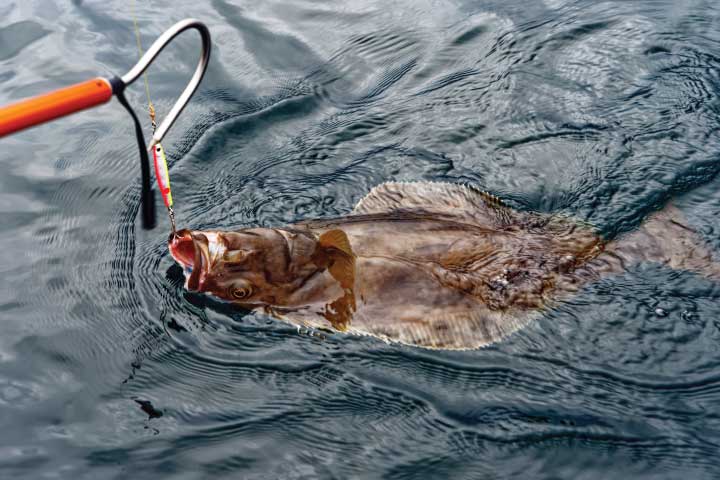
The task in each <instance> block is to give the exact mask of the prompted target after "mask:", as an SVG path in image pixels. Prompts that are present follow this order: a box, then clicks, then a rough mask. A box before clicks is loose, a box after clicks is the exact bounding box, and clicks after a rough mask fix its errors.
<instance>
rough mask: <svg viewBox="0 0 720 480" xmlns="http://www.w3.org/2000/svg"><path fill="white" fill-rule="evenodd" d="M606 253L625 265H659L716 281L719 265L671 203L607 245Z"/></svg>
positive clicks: (705, 244) (696, 233) (709, 249)
mask: <svg viewBox="0 0 720 480" xmlns="http://www.w3.org/2000/svg"><path fill="white" fill-rule="evenodd" d="M606 251H610V252H613V253H615V254H616V255H617V256H618V257H619V258H621V259H622V260H623V263H624V264H625V265H626V266H628V265H629V264H636V263H641V262H653V263H660V264H663V265H667V266H669V267H671V268H673V269H678V270H689V271H691V272H695V273H698V274H700V275H703V276H705V277H708V278H710V279H712V280H717V281H720V263H718V262H717V261H715V259H714V258H713V252H712V249H711V248H710V246H709V245H708V244H707V242H705V240H704V239H703V238H702V237H701V236H700V234H698V232H696V231H695V230H694V229H693V228H692V227H690V226H689V224H688V222H687V219H686V218H685V216H684V215H683V213H682V212H681V211H680V210H679V209H678V208H677V207H675V206H674V205H672V204H668V205H667V206H666V207H665V208H664V209H662V210H661V211H659V212H655V213H653V214H652V215H650V216H649V217H648V218H647V219H646V220H645V222H643V224H642V225H641V226H640V228H638V229H637V230H635V231H634V232H631V233H629V234H627V235H624V236H622V237H620V238H618V239H616V240H614V241H612V242H610V243H609V244H608V245H607V247H606Z"/></svg>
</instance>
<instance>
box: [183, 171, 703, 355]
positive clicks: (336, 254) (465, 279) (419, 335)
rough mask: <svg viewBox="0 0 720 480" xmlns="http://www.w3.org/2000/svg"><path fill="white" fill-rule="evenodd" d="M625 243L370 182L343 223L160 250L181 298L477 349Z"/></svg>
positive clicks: (570, 225)
mask: <svg viewBox="0 0 720 480" xmlns="http://www.w3.org/2000/svg"><path fill="white" fill-rule="evenodd" d="M655 222H656V223H657V220H655ZM648 223H649V224H650V225H653V222H652V221H651V222H648ZM654 228H655V229H656V230H657V228H658V226H657V225H655V227H654ZM643 232H644V233H643ZM650 234H651V233H648V232H647V231H646V230H643V229H641V231H640V232H639V233H638V235H640V236H641V237H642V236H643V235H645V237H647V235H650ZM645 237H642V238H645ZM628 238H630V239H633V238H634V237H632V236H630V237H628ZM693 242H694V243H693ZM661 243H662V242H661ZM690 243H693V244H694V245H697V239H695V238H693V239H691V240H689V241H688V244H690ZM628 245H633V243H632V242H630V243H628V242H622V241H616V242H610V243H607V242H605V241H604V240H603V239H602V238H601V237H600V236H599V235H598V234H597V233H596V231H595V230H594V229H593V228H592V227H591V226H589V225H586V224H583V223H582V222H579V221H576V220H573V219H571V218H567V217H564V216H560V215H549V214H541V213H535V212H522V211H518V210H514V209H512V208H510V207H508V206H506V205H505V204H503V202H502V201H500V200H499V199H498V198H497V197H495V196H492V195H490V194H487V193H485V192H482V191H479V190H477V189H474V188H472V187H469V186H464V185H457V184H450V183H436V182H433V183H428V182H422V183H421V182H419V183H386V184H382V185H379V186H378V187H375V188H374V189H373V190H372V191H371V192H370V193H369V194H368V195H367V196H366V197H365V198H363V199H362V200H361V201H360V202H359V203H358V205H357V206H356V208H355V210H354V211H353V213H352V214H351V215H349V216H347V217H342V218H337V219H329V220H314V221H306V222H301V223H298V224H295V225H292V226H289V227H283V228H250V229H243V230H239V231H236V232H191V231H189V230H183V231H180V232H178V235H177V236H175V237H172V236H171V238H170V240H169V247H170V251H171V253H172V255H173V257H174V258H175V259H176V260H177V261H178V262H179V263H180V264H181V265H184V266H186V272H187V273H186V277H187V282H186V287H187V288H188V289H191V290H196V291H200V292H205V293H208V294H211V295H214V296H216V297H218V298H221V299H224V300H228V301H232V302H234V303H237V304H238V305H241V306H243V307H245V308H249V309H256V310H260V311H264V312H266V313H269V314H271V315H274V316H276V317H278V318H281V319H283V320H285V321H288V322H290V323H293V324H296V325H303V326H309V327H316V328H332V329H334V330H337V331H342V332H349V333H355V334H363V335H373V336H376V337H379V338H382V339H384V340H387V341H393V342H400V343H404V344H409V345H415V346H420V347H427V348H442V349H472V348H478V347H482V346H485V345H488V344H490V343H493V342H496V341H498V340H500V339H502V338H504V337H505V336H507V335H509V334H510V333H512V332H515V331H517V330H519V329H520V328H522V327H523V326H525V325H527V323H528V322H530V321H531V320H532V319H533V318H535V317H536V316H537V315H538V314H539V312H541V311H542V310H543V309H544V308H546V307H548V306H551V305H553V303H554V302H556V301H558V300H562V299H563V298H565V297H567V296H568V295H569V294H571V293H572V292H574V291H576V290H577V289H578V288H579V287H581V286H582V285H584V284H585V283H587V282H589V281H593V280H596V279H597V278H599V277H600V276H602V275H605V274H609V273H616V272H619V271H622V269H623V268H624V267H625V265H626V263H627V262H628V261H632V258H631V257H632V256H633V253H632V248H629V249H628V248H627V247H628ZM656 247H658V248H659V250H658V252H656V254H647V252H646V257H647V258H643V260H651V261H652V260H653V259H655V258H666V257H667V255H668V248H667V246H664V245H660V244H658V245H656ZM676 250H677V248H676ZM653 255H654V257H653ZM663 255H665V256H664V257H663ZM697 256H698V255H695V257H697ZM681 257H682V252H678V254H677V255H676V259H675V261H674V263H673V266H675V267H682V266H683V262H682V261H679V260H677V259H678V258H681ZM695 270H697V268H695Z"/></svg>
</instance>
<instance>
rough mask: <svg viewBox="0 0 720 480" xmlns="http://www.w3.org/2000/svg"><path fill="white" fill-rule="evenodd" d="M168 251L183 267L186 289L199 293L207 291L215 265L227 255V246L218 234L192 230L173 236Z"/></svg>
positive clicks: (169, 241)
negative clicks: (220, 258) (208, 281)
mask: <svg viewBox="0 0 720 480" xmlns="http://www.w3.org/2000/svg"><path fill="white" fill-rule="evenodd" d="M168 249H169V250H170V255H172V257H173V259H175V261H176V262H177V263H178V264H179V265H180V266H181V267H183V273H184V274H185V288H186V289H187V290H190V291H197V292H203V291H205V290H206V286H207V285H206V284H207V279H208V278H209V276H210V271H211V270H212V267H213V264H214V263H215V262H216V261H217V259H218V258H219V257H222V255H223V254H224V253H225V246H224V244H223V242H222V241H221V240H220V238H219V237H218V235H217V234H216V233H213V232H193V231H190V230H180V231H178V232H176V233H175V234H171V235H170V238H168Z"/></svg>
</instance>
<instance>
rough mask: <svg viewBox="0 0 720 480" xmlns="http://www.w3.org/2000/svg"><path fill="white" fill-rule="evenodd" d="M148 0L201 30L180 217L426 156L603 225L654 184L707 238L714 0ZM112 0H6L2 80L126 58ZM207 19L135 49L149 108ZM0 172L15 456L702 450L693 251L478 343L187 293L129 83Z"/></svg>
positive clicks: (379, 462)
mask: <svg viewBox="0 0 720 480" xmlns="http://www.w3.org/2000/svg"><path fill="white" fill-rule="evenodd" d="M138 3H139V5H138V6H137V19H138V22H139V25H140V31H141V35H142V41H143V44H144V45H145V46H148V45H149V44H150V43H151V42H152V41H153V40H154V39H155V38H156V37H157V36H158V35H159V34H160V33H161V32H162V31H163V30H165V29H166V28H167V27H169V26H170V25H171V24H173V23H174V22H175V21H178V20H180V19H182V18H185V17H196V18H198V19H201V20H202V21H204V22H206V23H207V25H208V26H209V27H210V30H211V32H212V35H213V42H214V43H213V46H214V52H213V58H212V62H211V64H210V67H209V69H208V73H207V76H206V78H205V80H204V82H203V84H202V86H201V88H200V90H199V91H198V93H197V94H196V96H195V97H194V98H193V100H192V102H191V105H190V106H189V107H188V109H187V110H186V111H185V112H184V113H183V115H182V117H181V120H180V122H179V124H177V125H176V126H175V127H174V128H173V130H172V131H171V133H170V134H169V136H168V137H167V139H166V141H165V142H164V144H165V148H166V149H167V151H168V155H169V161H170V165H171V166H170V174H171V178H172V182H173V193H174V196H175V200H176V203H177V217H178V222H179V225H180V226H181V227H190V228H210V227H212V228H236V227H242V226H248V225H263V226H273V225H282V224H284V223H287V222H292V221H297V220H301V219H307V218H316V217H329V216H337V215H343V214H347V213H348V212H349V211H350V210H351V209H352V207H353V205H354V204H355V202H357V200H358V199H359V198H361V197H362V196H363V195H364V194H365V193H366V192H367V191H368V190H369V189H370V188H371V187H372V186H374V185H376V184H378V183H381V182H383V181H387V180H444V181H463V182H471V183H474V184H476V185H478V186H479V187H481V188H483V189H485V190H488V191H490V192H493V193H495V194H496V195H498V196H500V197H502V198H504V199H505V200H506V201H507V202H508V203H510V204H511V205H513V206H514V207H516V208H521V209H532V210H539V211H544V212H563V213H567V214H571V215H574V216H576V217H579V218H581V219H584V220H587V221H589V222H591V223H593V224H595V225H597V226H598V228H599V229H600V230H601V231H602V232H603V234H604V235H606V236H608V237H612V236H614V235H617V234H619V233H622V232H625V231H629V230H632V229H633V228H635V227H637V225H638V224H639V223H640V221H641V219H642V218H643V217H644V216H645V215H647V214H648V213H650V212H652V211H654V210H656V209H659V208H661V207H662V206H663V205H664V204H665V203H666V202H668V201H670V200H672V201H673V202H675V204H676V205H678V206H679V207H680V208H681V210H682V211H683V212H684V213H685V215H686V216H687V218H688V222H689V224H690V225H692V226H693V228H695V229H697V230H698V231H699V232H700V233H701V234H702V236H703V237H704V238H705V239H707V240H708V241H709V242H710V243H711V245H713V247H714V248H715V249H716V250H720V242H719V241H718V235H717V233H718V227H720V193H718V186H720V183H719V182H718V181H716V179H715V177H716V174H717V172H718V171H719V170H720V158H719V156H718V152H719V151H720V149H719V147H720V130H719V128H718V126H719V118H720V117H719V116H718V114H719V113H720V76H719V72H720V70H718V67H719V66H720V17H719V15H720V6H719V5H718V4H717V3H716V2H709V1H681V2H678V1H643V2H620V1H618V2H594V1H564V0H544V1H542V2H541V1H533V2H526V1H520V0H514V1H512V0H510V1H484V2H480V1H463V0H457V1H431V0H405V1H396V2H388V1H372V0H367V1H355V2H344V3H341V2H331V1H311V0H306V1H276V0H264V1H262V2H260V1H255V2H250V1H243V2H228V1H222V0H214V1H207V2H198V1H195V2H190V1H186V0H180V1H169V0H166V1H162V0H153V1H151V2H144V1H141V2H138ZM129 6H130V3H129V2H125V1H119V0H111V1H103V2H99V1H98V2H96V1H81V0H75V1H60V0H56V1H47V0H34V1H22V2H21V1H9V2H3V3H2V4H1V5H0V104H3V103H7V102H10V101H12V100H17V99H20V98H23V97H25V96H29V95H33V94H37V93H41V92H44V91H47V90H50V89H53V88H58V87H61V86H64V85H67V84H71V83H74V82H77V81H81V80H85V79H87V78H90V77H93V76H96V75H103V76H110V75H113V74H122V73H124V72H125V71H126V70H127V69H129V68H130V66H131V65H132V64H134V62H135V61H136V59H137V50H136V45H135V39H134V35H133V29H132V17H131V9H130V8H129ZM197 40H198V39H197V38H196V36H195V34H190V33H188V34H184V35H183V36H181V37H180V38H179V39H178V41H177V42H176V43H173V45H172V46H171V47H170V48H168V49H167V50H166V52H164V53H163V55H162V57H161V58H160V59H158V61H157V62H156V63H155V64H154V65H153V67H152V69H151V71H150V74H149V82H150V89H151V95H152V98H153V101H154V103H155V106H156V108H157V110H158V114H159V115H160V116H161V117H162V116H164V115H165V114H166V113H167V111H168V110H169V108H170V106H171V105H172V103H173V102H174V100H175V97H176V95H177V94H178V92H179V91H180V90H181V89H182V88H183V85H184V84H185V82H186V81H187V79H188V78H189V76H190V71H191V70H192V69H193V68H194V65H195V62H196V61H197V55H198V53H197V52H198V48H199V47H198V43H199V42H198V41H197ZM128 96H129V98H130V101H131V102H132V103H133V105H134V106H135V107H136V108H137V109H138V111H140V112H141V113H143V115H142V116H141V119H142V120H143V122H144V123H145V125H146V126H148V121H147V118H146V116H145V115H144V108H145V102H146V100H145V96H144V91H143V87H142V85H141V83H140V82H138V83H137V84H135V85H134V86H133V87H132V88H131V89H130V91H129V92H128ZM0 170H1V171H2V175H0V225H1V226H2V228H0V276H1V278H2V280H1V282H2V283H0V477H2V478H28V479H37V478H72V479H97V478H118V479H120V478H123V479H124V478H152V479H157V478H177V479H181V478H182V479H186V478H248V479H269V478H281V479H315V478H322V479H325V478H337V479H346V478H348V479H349V478H387V479H410V478H452V479H460V478H473V479H475V478H533V479H536V478H537V479H540V478H544V479H559V478H563V479H564V478H567V479H604V478H648V479H650V478H652V479H663V478H667V479H676V478H684V479H691V478H693V479H695V478H707V479H711V478H718V477H719V476H720V460H718V456H717V455H718V451H719V449H720V407H719V406H718V405H720V349H718V342H719V341H720V306H719V303H718V299H719V298H720V288H719V286H718V285H717V284H713V283H711V282H709V281H707V280H705V279H703V278H700V277H698V276H696V275H693V274H690V273H687V272H681V271H673V270H670V269H668V268H664V267H660V266H657V265H640V266H638V267H635V268H632V269H630V270H628V271H627V272H626V273H625V274H623V275H620V276H616V277H613V278H609V279H607V280H603V281H601V282H599V283H596V284H593V285H590V286H588V287H587V288H585V289H584V290H583V291H582V292H580V294H578V295H577V296H575V297H574V298H573V299H571V300H570V301H569V302H567V303H564V304H562V305H560V306H558V307H556V308H553V309H551V310H549V311H547V312H545V313H544V314H543V316H542V318H540V319H539V320H538V321H537V322H535V323H533V324H532V325H530V326H529V327H527V328H526V329H524V330H522V331H521V332H518V333H516V334H514V335H513V336H511V337H510V338H508V339H507V340H505V341H503V342H501V343H499V344H497V345H493V346H491V347H489V348H485V349H482V350H477V351H470V352H437V351H428V350H422V349H416V348H410V347H404V346H397V345H388V344H385V343H383V342H381V341H378V340H375V339H372V338H357V337H351V336H345V335H339V334H338V335H327V334H325V335H322V336H319V335H316V334H312V332H304V331H301V332H298V331H297V330H296V329H295V328H293V327H291V326H289V325H286V324H283V323H281V322H279V321H276V320H273V319H271V318H269V317H264V316H262V315H254V314H248V313H246V312H243V311H241V310H237V309H233V308H231V307H228V306H226V305H222V304H220V303H218V302H213V301H211V300H209V299H205V298H203V297H199V296H197V295H191V294H188V293H187V292H185V291H184V290H183V288H182V282H183V280H182V272H181V271H180V270H179V268H177V267H175V266H173V262H172V260H171V258H170V257H169V255H168V252H167V248H166V245H165V240H166V238H167V234H168V231H169V227H168V223H167V220H166V218H164V217H162V216H161V217H160V218H159V220H160V225H159V227H158V228H156V229H155V230H152V231H143V230H142V229H141V228H140V226H139V218H138V203H139V171H140V170H139V163H138V152H137V148H136V145H135V139H134V137H133V131H132V124H131V122H130V119H129V117H128V116H127V114H126V113H125V112H124V111H123V109H122V108H121V107H120V105H119V104H118V103H117V102H116V101H112V102H111V103H109V104H108V105H105V106H102V107H100V108H96V109H93V110H90V111H87V112H84V113H81V114H78V115H75V116H72V117H68V118H65V119H62V120H59V121H56V122H54V123H51V124H47V125H44V126H41V127H38V128H35V129H32V130H28V131H25V132H23V133H21V134H17V135H14V136H12V137H7V138H4V139H2V140H0ZM158 212H159V213H160V214H162V206H161V204H160V202H159V198H158Z"/></svg>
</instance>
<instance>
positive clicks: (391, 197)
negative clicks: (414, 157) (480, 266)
mask: <svg viewBox="0 0 720 480" xmlns="http://www.w3.org/2000/svg"><path fill="white" fill-rule="evenodd" d="M398 210H401V211H423V212H436V213H441V214H444V215H449V216H457V217H463V218H464V219H465V220H466V221H470V223H473V224H477V225H481V226H485V225H488V224H489V223H490V224H505V223H508V222H509V221H510V219H511V217H512V215H513V213H514V211H513V210H512V209H511V208H510V207H508V206H507V205H506V204H505V203H504V202H503V201H502V200H500V199H499V198H498V197H496V196H495V195H492V194H490V193H487V192H485V191H482V190H480V189H478V188H475V187H473V186H471V185H465V184H456V183H448V182H386V183H382V184H380V185H377V186H376V187H374V188H373V189H372V190H370V192H369V193H368V194H367V195H365V197H363V198H362V199H361V200H360V201H359V202H358V203H357V205H356V206H355V209H354V210H353V213H354V214H356V215H364V214H373V213H385V212H388V211H398Z"/></svg>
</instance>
